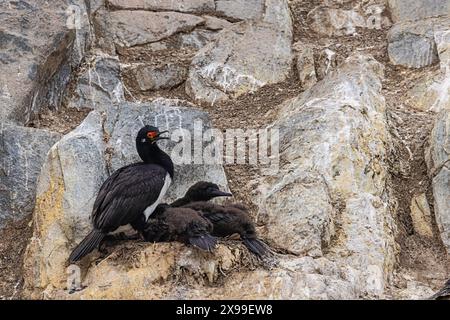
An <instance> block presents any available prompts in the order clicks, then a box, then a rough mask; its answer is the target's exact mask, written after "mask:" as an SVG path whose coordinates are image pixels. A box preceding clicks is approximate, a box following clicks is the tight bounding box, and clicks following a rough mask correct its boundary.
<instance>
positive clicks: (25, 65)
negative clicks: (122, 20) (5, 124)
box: [0, 0, 88, 124]
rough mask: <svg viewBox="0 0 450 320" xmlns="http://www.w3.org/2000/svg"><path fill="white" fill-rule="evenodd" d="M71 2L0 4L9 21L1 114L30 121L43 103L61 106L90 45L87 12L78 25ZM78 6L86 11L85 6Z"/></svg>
mask: <svg viewBox="0 0 450 320" xmlns="http://www.w3.org/2000/svg"><path fill="white" fill-rule="evenodd" d="M70 5H72V1H69V0H57V1H52V2H51V3H49V2H45V1H37V0H25V1H2V2H1V3H0V12H1V13H2V14H1V15H0V25H2V26H5V29H3V30H0V64H1V69H2V75H1V77H0V119H2V120H8V121H12V122H15V123H17V124H24V123H26V122H27V121H29V120H30V118H31V117H32V116H33V115H34V114H36V113H37V112H39V110H40V109H41V107H47V106H49V107H53V108H58V107H59V106H60V104H61V102H62V100H61V97H62V96H63V93H64V90H65V88H66V85H67V83H68V82H69V79H70V72H71V69H72V68H73V67H75V66H77V65H78V64H79V62H80V61H81V58H82V57H83V55H84V52H85V50H86V47H87V46H88V41H87V34H86V29H85V22H86V21H85V20H86V17H85V16H84V15H82V16H81V17H80V19H79V20H78V21H79V23H78V24H72V22H73V21H72V20H70V18H69V17H70V14H71V12H69V11H68V10H69V9H70V8H73V7H74V6H73V7H71V6H70ZM76 8H78V10H79V12H80V13H83V12H85V8H84V6H83V5H80V6H77V7H76ZM66 11H67V13H66ZM49 21H51V23H49ZM6 26H7V27H6ZM68 26H69V27H70V28H68ZM72 26H74V27H75V26H77V27H79V29H75V28H72Z"/></svg>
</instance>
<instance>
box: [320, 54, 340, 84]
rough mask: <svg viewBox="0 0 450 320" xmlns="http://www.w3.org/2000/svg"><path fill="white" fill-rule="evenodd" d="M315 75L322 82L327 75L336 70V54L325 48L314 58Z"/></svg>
mask: <svg viewBox="0 0 450 320" xmlns="http://www.w3.org/2000/svg"><path fill="white" fill-rule="evenodd" d="M315 61H316V75H317V78H318V79H320V80H322V79H323V78H325V76H326V75H327V74H329V73H330V72H331V71H333V70H334V69H336V67H337V65H338V57H337V54H336V52H334V51H333V50H330V49H328V48H325V49H323V50H321V51H320V52H319V53H318V54H317V55H316V56H315Z"/></svg>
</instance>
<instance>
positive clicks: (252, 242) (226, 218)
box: [171, 181, 268, 257]
mask: <svg viewBox="0 0 450 320" xmlns="http://www.w3.org/2000/svg"><path fill="white" fill-rule="evenodd" d="M218 196H231V194H230V193H226V192H223V191H220V189H219V187H218V186H217V185H216V184H214V183H211V182H204V181H202V182H198V183H196V184H194V185H193V186H192V187H190V188H189V190H188V191H187V192H186V194H185V196H184V197H183V198H180V199H178V200H176V201H175V202H173V203H172V204H171V206H172V207H176V206H181V207H183V208H190V209H193V210H195V211H198V212H201V214H202V215H203V216H204V217H205V218H207V219H208V220H209V221H210V222H211V223H212V224H213V232H212V235H214V236H217V237H226V236H230V235H232V234H235V233H237V234H239V236H240V237H241V239H242V241H243V243H244V245H245V246H246V247H247V248H248V249H249V250H250V251H251V252H253V253H254V254H255V255H257V256H260V257H261V256H264V255H266V254H267V253H268V248H267V246H266V245H265V244H264V242H262V241H261V240H259V239H258V237H257V234H256V229H255V225H254V223H253V221H252V219H251V218H250V215H249V213H248V210H247V209H246V208H245V207H244V206H243V205H240V204H228V205H218V204H214V203H211V202H208V201H209V200H211V199H213V198H215V197H218Z"/></svg>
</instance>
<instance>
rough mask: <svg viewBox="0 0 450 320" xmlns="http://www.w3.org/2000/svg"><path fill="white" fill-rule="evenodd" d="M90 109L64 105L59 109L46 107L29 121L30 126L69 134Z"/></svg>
mask: <svg viewBox="0 0 450 320" xmlns="http://www.w3.org/2000/svg"><path fill="white" fill-rule="evenodd" d="M91 111H92V110H90V109H80V110H77V109H75V108H67V107H62V108H61V109H59V110H57V111H51V110H49V109H45V111H43V112H41V113H40V114H38V115H37V116H36V117H35V119H33V120H32V121H30V122H29V123H28V126H29V127H32V128H39V129H47V130H50V131H54V132H58V133H61V134H67V133H69V132H70V131H72V130H73V129H75V128H76V127H77V126H78V125H79V124H80V123H81V122H83V120H84V119H85V118H86V116H87V115H88V114H89V112H91Z"/></svg>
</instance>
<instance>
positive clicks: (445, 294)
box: [430, 279, 450, 300]
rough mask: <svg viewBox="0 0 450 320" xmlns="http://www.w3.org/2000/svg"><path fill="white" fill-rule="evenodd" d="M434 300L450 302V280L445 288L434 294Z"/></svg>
mask: <svg viewBox="0 0 450 320" xmlns="http://www.w3.org/2000/svg"><path fill="white" fill-rule="evenodd" d="M430 299H432V300H450V279H449V280H447V282H446V283H445V285H444V287H443V288H442V289H441V290H439V291H438V292H437V293H436V294H434V295H433V296H432V297H431V298H430Z"/></svg>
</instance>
